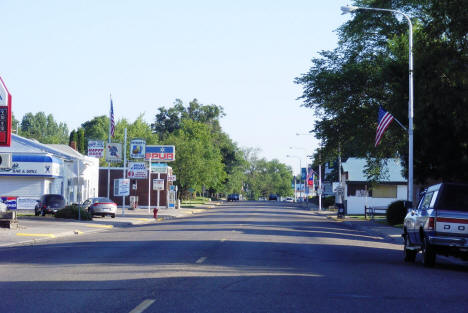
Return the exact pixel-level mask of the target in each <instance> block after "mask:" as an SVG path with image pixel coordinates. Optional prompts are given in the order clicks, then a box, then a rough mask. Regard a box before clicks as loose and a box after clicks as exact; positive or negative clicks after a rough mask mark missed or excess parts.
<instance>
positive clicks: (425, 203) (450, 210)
mask: <svg viewBox="0 0 468 313" xmlns="http://www.w3.org/2000/svg"><path fill="white" fill-rule="evenodd" d="M408 211H409V212H408V214H407V215H406V217H405V220H404V226H403V234H402V236H403V238H404V242H405V244H404V255H405V261H407V262H414V261H415V259H416V255H417V254H418V252H419V251H421V252H422V259H423V264H424V265H425V266H429V267H430V266H434V264H435V260H436V255H437V254H441V255H446V256H455V257H459V258H462V259H463V260H468V185H467V184H453V183H442V184H437V185H433V186H430V187H429V188H427V189H426V190H425V191H424V192H423V193H422V197H421V200H420V201H419V204H418V207H417V208H416V209H410V210H408Z"/></svg>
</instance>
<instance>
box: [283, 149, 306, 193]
mask: <svg viewBox="0 0 468 313" xmlns="http://www.w3.org/2000/svg"><path fill="white" fill-rule="evenodd" d="M286 157H287V158H298V159H299V169H300V171H301V173H300V174H299V175H301V176H300V177H301V179H300V182H301V184H302V163H301V157H299V156H297V155H289V154H287V155H286ZM294 185H296V178H294ZM299 196H301V193H299ZM294 200H296V188H294Z"/></svg>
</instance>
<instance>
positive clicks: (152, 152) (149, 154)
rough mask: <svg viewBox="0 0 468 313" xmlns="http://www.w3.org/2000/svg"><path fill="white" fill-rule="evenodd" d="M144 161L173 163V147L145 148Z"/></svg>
mask: <svg viewBox="0 0 468 313" xmlns="http://www.w3.org/2000/svg"><path fill="white" fill-rule="evenodd" d="M145 159H147V160H149V159H151V161H155V162H156V161H157V162H172V161H175V146H146V153H145Z"/></svg>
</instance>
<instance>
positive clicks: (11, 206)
mask: <svg viewBox="0 0 468 313" xmlns="http://www.w3.org/2000/svg"><path fill="white" fill-rule="evenodd" d="M16 199H17V198H16V197H1V198H0V200H1V201H2V202H3V203H4V204H6V206H7V209H8V210H16V209H17V202H16Z"/></svg>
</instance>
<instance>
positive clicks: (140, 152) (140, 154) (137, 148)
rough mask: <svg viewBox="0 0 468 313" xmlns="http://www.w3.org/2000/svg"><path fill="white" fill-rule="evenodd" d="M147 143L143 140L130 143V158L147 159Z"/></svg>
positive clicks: (134, 140)
mask: <svg viewBox="0 0 468 313" xmlns="http://www.w3.org/2000/svg"><path fill="white" fill-rule="evenodd" d="M145 147H146V141H145V140H143V139H133V140H132V141H130V157H131V158H134V159H143V158H144V157H145Z"/></svg>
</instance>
